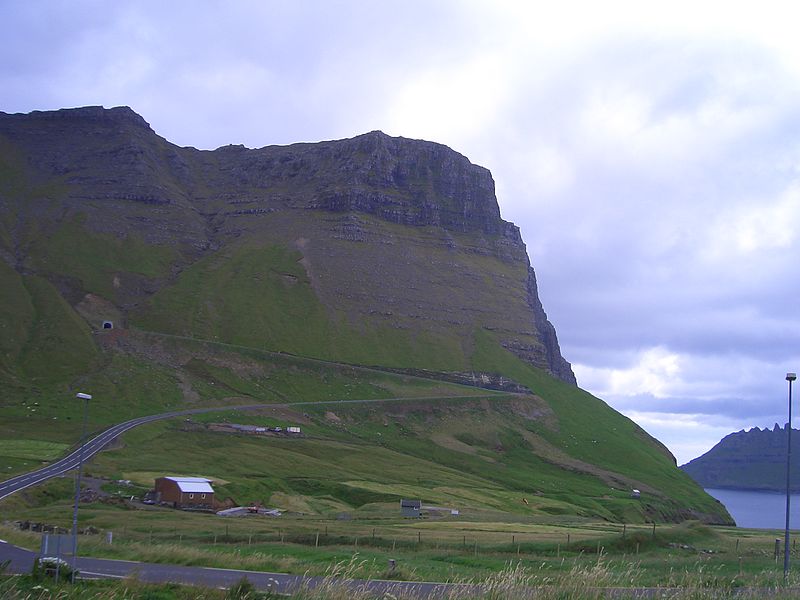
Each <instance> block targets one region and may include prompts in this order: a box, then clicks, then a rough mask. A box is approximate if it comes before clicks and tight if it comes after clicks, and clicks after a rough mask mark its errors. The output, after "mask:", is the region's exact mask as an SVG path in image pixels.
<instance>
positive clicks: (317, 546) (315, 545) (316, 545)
mask: <svg viewBox="0 0 800 600" xmlns="http://www.w3.org/2000/svg"><path fill="white" fill-rule="evenodd" d="M314 547H315V548H319V531H318V532H317V539H316V540H314Z"/></svg>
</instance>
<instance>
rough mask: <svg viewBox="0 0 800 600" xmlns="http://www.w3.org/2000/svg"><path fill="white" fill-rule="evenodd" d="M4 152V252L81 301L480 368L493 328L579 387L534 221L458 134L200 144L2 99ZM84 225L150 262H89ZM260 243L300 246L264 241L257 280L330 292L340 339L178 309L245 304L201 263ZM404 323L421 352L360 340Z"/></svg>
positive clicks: (280, 342) (376, 358) (126, 116)
mask: <svg viewBox="0 0 800 600" xmlns="http://www.w3.org/2000/svg"><path fill="white" fill-rule="evenodd" d="M0 157H2V161H3V165H4V168H5V169H6V171H7V172H11V173H13V174H14V176H13V177H12V178H11V180H9V182H7V183H6V189H4V190H3V194H2V198H0V202H2V204H3V208H4V211H3V212H4V213H5V214H6V215H8V217H7V218H6V219H5V222H4V226H5V233H6V235H5V236H4V239H5V243H4V244H3V256H4V258H5V259H6V262H7V263H8V264H9V265H11V266H13V267H14V268H15V269H16V270H17V271H19V272H23V271H24V272H31V273H38V274H41V275H43V276H45V277H46V278H48V279H49V280H51V281H53V282H54V283H55V284H56V285H58V286H59V288H60V289H61V290H62V292H63V293H64V295H65V297H66V298H68V299H70V301H71V302H72V303H73V304H74V303H77V302H79V301H80V300H81V299H82V298H83V297H85V294H87V293H91V294H96V295H98V296H101V297H103V298H104V299H106V300H108V301H109V302H111V303H112V304H113V305H114V306H115V307H116V308H117V309H119V310H120V311H121V314H122V315H123V317H122V318H123V319H124V321H125V322H126V323H133V324H136V325H139V326H141V327H159V328H160V329H167V330H170V331H171V332H173V333H179V334H185V335H192V336H206V335H217V336H220V335H222V336H224V337H226V338H227V339H229V340H230V341H239V342H243V341H246V342H247V343H252V342H253V341H258V343H259V345H263V346H266V347H268V348H270V349H279V350H284V351H290V352H299V353H311V354H316V355H319V356H323V357H335V358H341V359H345V360H353V361H358V362H367V363H369V362H375V363H379V362H381V363H387V366H392V367H430V366H431V365H430V364H419V363H418V361H416V360H415V359H414V357H415V356H422V355H424V354H426V353H424V352H423V353H422V354H419V350H420V347H421V346H426V347H431V348H432V350H435V352H436V353H437V354H438V355H439V356H440V360H438V361H437V362H438V364H437V365H434V366H437V367H438V368H441V369H443V370H454V371H459V370H468V369H470V368H471V356H472V355H473V354H474V352H475V351H476V336H477V335H481V334H480V332H485V333H486V334H487V335H490V336H491V338H492V339H493V340H494V341H496V342H497V343H498V344H499V345H500V346H502V347H503V348H506V349H507V350H509V351H511V352H512V353H514V354H515V355H517V356H518V357H519V358H521V359H523V360H524V361H526V362H528V363H530V364H533V365H536V366H537V367H540V368H543V369H545V370H547V371H548V372H550V373H551V374H553V375H554V376H556V377H558V378H560V379H562V380H564V381H568V382H570V383H575V378H574V375H573V373H572V370H571V368H570V365H569V363H568V362H566V361H565V360H564V358H563V357H562V356H561V354H560V350H559V347H558V341H557V338H556V334H555V330H554V329H553V326H552V325H551V324H550V322H549V321H548V320H547V316H546V314H545V312H544V310H543V308H542V304H541V302H540V301H539V298H538V293H537V287H536V278H535V274H534V271H533V269H532V268H531V266H530V263H529V260H528V256H527V253H526V250H525V245H524V244H523V242H522V239H521V237H520V234H519V229H518V228H517V227H516V226H515V225H513V224H512V223H509V222H507V221H504V220H503V219H502V218H501V217H500V210H499V207H498V203H497V199H496V197H495V192H494V181H493V180H492V177H491V174H490V172H489V171H488V170H487V169H485V168H482V167H479V166H476V165H473V164H471V163H470V162H469V160H467V158H465V157H464V156H462V155H460V154H458V153H457V152H454V151H453V150H451V149H450V148H447V147H446V146H443V145H440V144H435V143H431V142H425V141H418V140H410V139H404V138H392V137H389V136H387V135H385V134H383V133H381V132H378V131H375V132H371V133H367V134H364V135H361V136H358V137H355V138H353V139H348V140H339V141H329V142H320V143H314V144H294V145H291V146H268V147H264V148H260V149H247V148H244V147H241V146H226V147H222V148H219V149H217V150H214V151H200V150H196V149H194V148H180V147H177V146H175V145H173V144H171V143H169V142H167V141H166V140H164V139H163V138H161V137H159V136H158V135H156V134H155V133H154V132H153V131H152V129H151V128H150V126H149V125H148V124H147V123H146V122H145V120H144V119H142V117H140V116H139V115H137V114H136V113H134V112H133V111H132V110H130V109H129V108H126V107H118V108H113V109H109V110H106V109H103V108H100V107H88V108H79V109H67V110H59V111H54V112H34V113H30V114H14V115H11V114H5V113H0ZM10 215H14V216H15V217H14V218H10ZM69 235H75V236H78V238H80V236H84V237H85V238H87V239H91V240H92V241H91V244H90V245H97V244H99V245H100V246H103V247H105V246H109V245H110V246H114V245H115V244H116V245H119V244H127V245H130V246H135V247H137V248H138V251H139V254H140V255H141V256H140V259H139V260H140V261H141V262H137V261H133V263H132V264H116V265H115V264H113V261H106V263H104V264H103V265H102V267H101V268H99V269H94V272H93V273H92V274H88V273H86V272H85V271H86V270H87V265H86V264H85V262H84V264H78V263H79V262H80V261H78V259H77V257H72V258H70V257H69V256H64V255H63V253H64V252H67V253H69V252H76V253H80V250H79V249H78V248H77V247H76V248H74V249H73V248H72V243H71V242H70V241H69V240H65V239H63V238H67V237H68V236H69ZM42 236H43V237H42ZM48 240H49V241H53V240H60V241H61V242H63V243H61V244H58V245H57V246H58V247H55V246H54V245H53V244H52V243H49V242H48ZM76 241H77V239H76V240H73V242H76ZM256 247H258V248H261V249H262V250H263V249H264V248H267V247H271V248H275V247H280V248H283V249H286V250H287V251H289V252H291V253H294V254H293V256H294V258H288V259H287V260H288V261H289V262H294V263H296V264H298V265H301V266H302V269H301V271H300V272H293V271H292V272H289V271H291V269H286V268H285V267H277V266H276V265H274V264H267V263H266V262H264V257H263V256H262V257H260V258H259V257H257V256H255V255H252V254H250V255H249V256H250V259H252V260H254V261H256V263H258V262H262V268H263V273H261V274H259V273H258V267H257V266H255V265H253V268H255V271H254V272H253V274H252V275H253V278H256V279H258V278H259V277H261V278H262V279H263V278H264V277H266V275H267V274H268V273H269V272H270V271H274V270H275V269H278V270H281V269H283V270H284V271H286V272H284V273H283V275H284V276H285V277H284V278H283V279H282V283H281V285H284V286H285V285H289V284H287V283H286V282H287V281H300V282H301V283H303V284H307V287H308V290H309V292H310V295H311V296H313V298H309V299H307V300H308V302H316V303H318V304H319V306H318V307H315V308H314V309H313V311H312V312H314V313H315V316H314V319H312V321H313V326H315V327H321V328H323V329H325V331H324V332H320V335H319V336H317V337H318V338H323V337H324V338H327V341H326V342H325V344H322V345H321V346H318V347H317V349H316V350H314V348H313V347H312V346H313V343H309V344H299V343H295V342H292V341H291V338H297V337H298V335H299V334H300V330H301V329H302V327H301V325H306V326H311V322H310V321H308V320H306V321H305V323H302V322H301V323H299V324H298V327H296V328H290V329H292V330H291V331H288V332H286V333H285V335H279V334H278V333H276V332H274V331H272V332H271V331H269V330H270V329H275V327H271V326H267V325H265V326H264V327H263V328H261V329H259V327H257V326H256V327H255V329H254V330H253V331H251V332H250V333H252V334H253V335H249V334H248V330H251V329H253V323H259V322H264V319H262V318H261V317H259V316H257V315H253V314H248V315H239V323H238V324H236V323H233V322H232V321H235V319H228V320H229V321H231V323H229V324H228V326H227V327H226V329H225V330H224V331H217V330H218V329H219V327H218V325H217V324H214V323H212V322H211V318H210V317H209V318H200V319H194V320H192V322H188V321H187V320H186V319H185V318H183V316H182V315H181V314H169V313H170V311H172V310H173V306H172V304H174V303H175V302H178V303H179V304H181V305H182V306H184V307H187V306H188V305H191V306H192V307H193V308H192V310H195V311H202V310H204V309H203V308H202V307H201V306H200V304H202V305H204V306H206V307H208V306H212V305H213V310H212V311H211V312H213V313H214V314H217V313H218V312H220V311H225V310H226V309H225V306H226V305H227V306H228V307H229V308H230V307H231V306H232V304H233V299H232V298H230V297H229V296H230V295H231V293H232V292H231V290H230V289H224V288H225V286H223V289H215V290H209V289H200V288H198V287H197V286H196V285H194V286H193V285H190V283H189V281H188V280H189V279H191V278H193V277H195V278H197V277H199V278H201V279H204V280H205V278H206V277H207V276H208V273H206V274H205V275H204V276H200V275H199V272H200V271H203V272H205V271H204V269H207V268H208V265H209V264H210V263H214V265H215V266H214V267H213V269H215V270H217V271H218V270H219V269H220V268H221V267H222V266H223V264H224V263H225V262H226V260H228V259H230V261H232V262H231V263H230V264H233V263H235V262H236V260H238V259H237V257H241V256H242V255H243V254H242V253H245V254H246V253H252V252H254V251H255V250H254V249H255V248H256ZM102 252H106V250H102ZM156 254H157V255H158V256H159V257H160V258H158V259H157V260H156V259H154V258H153V257H154V256H155V255H156ZM295 255H296V256H295ZM223 258H224V259H225V260H223ZM73 259H74V260H73ZM250 259H248V260H250ZM242 260H245V259H242ZM282 260H283V259H282ZM126 262H127V263H131V259H130V256H128V258H127V259H126ZM154 262H155V263H157V264H153V263H154ZM248 268H251V267H248ZM251 283H252V278H251V279H249V280H248V281H247V282H243V281H235V282H234V281H231V282H229V284H231V285H238V286H240V287H241V286H245V287H247V286H248V285H250V284H251ZM265 285H267V286H268V284H265ZM273 287H274V286H273ZM301 287H302V286H301ZM201 288H202V286H201ZM253 291H254V292H256V293H266V292H265V290H262V289H260V288H258V289H254V290H253ZM270 293H272V292H270ZM177 297H180V298H179V299H177ZM168 304H169V306H167V305H168ZM253 310H258V308H257V307H253ZM262 310H264V311H274V310H277V307H276V306H275V305H274V303H273V304H272V305H269V306H267V305H264V306H263V307H262ZM307 316H308V315H306V317H307ZM281 318H282V319H284V320H287V319H296V318H298V315H291V314H284V315H283V316H282V317H281ZM300 318H301V319H302V318H304V317H303V316H300ZM268 320H269V319H267V321H268ZM212 330H213V331H212ZM387 330H389V331H392V332H393V335H392V336H390V337H393V338H396V339H395V341H394V342H393V343H399V344H400V345H401V346H404V347H406V349H407V350H408V352H406V353H405V354H404V355H403V356H391V353H390V352H385V351H381V352H374V351H369V352H368V351H363V352H360V351H358V349H357V348H354V347H353V346H354V344H352V343H350V342H349V341H348V342H347V343H345V342H344V341H342V340H344V338H347V339H348V340H349V339H351V338H352V337H354V336H362V335H363V336H365V337H366V338H370V337H372V338H373V339H378V338H380V337H382V336H384V333H382V332H385V331H387ZM251 338H254V339H251ZM255 338H257V339H255ZM337 339H339V341H340V342H341V343H337ZM374 345H375V344H372V346H374ZM367 346H370V344H367ZM345 347H347V348H345Z"/></svg>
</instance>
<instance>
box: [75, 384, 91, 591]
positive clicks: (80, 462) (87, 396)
mask: <svg viewBox="0 0 800 600" xmlns="http://www.w3.org/2000/svg"><path fill="white" fill-rule="evenodd" d="M76 398H80V399H81V400H83V429H82V430H81V445H80V448H79V449H78V476H77V477H76V478H75V506H74V508H73V509H72V583H75V568H76V566H77V561H78V503H79V502H80V498H81V474H82V471H83V446H84V444H85V443H86V415H87V412H88V408H89V400H91V399H92V396H91V394H84V393H83V392H81V393H78V394H76Z"/></svg>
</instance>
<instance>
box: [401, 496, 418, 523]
mask: <svg viewBox="0 0 800 600" xmlns="http://www.w3.org/2000/svg"><path fill="white" fill-rule="evenodd" d="M421 508H422V501H421V500H406V499H402V500H400V515H401V516H403V517H411V518H417V519H418V518H419V517H420V509H421Z"/></svg>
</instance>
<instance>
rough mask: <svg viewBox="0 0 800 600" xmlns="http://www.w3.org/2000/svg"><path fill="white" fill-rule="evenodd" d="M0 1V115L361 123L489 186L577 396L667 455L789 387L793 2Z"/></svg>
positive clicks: (216, 131)
mask: <svg viewBox="0 0 800 600" xmlns="http://www.w3.org/2000/svg"><path fill="white" fill-rule="evenodd" d="M555 4H556V3H552V2H548V3H538V2H520V3H515V2H497V1H493V2H486V3H478V2H466V1H456V0H453V1H441V2H436V1H430V2H414V1H404V2H374V1H363V2H356V1H339V2H334V1H322V0H320V1H318V2H310V1H306V2H304V1H300V0H298V1H292V2H289V1H286V2H279V1H267V0H265V1H255V0H253V1H235V0H230V1H226V2H216V1H213V2H212V1H207V2H189V1H184V2H181V1H176V2H148V1H142V2H125V1H115V2H100V1H88V0H72V1H69V2H66V1H64V2H57V1H42V0H0V30H1V31H2V35H0V51H1V52H2V56H3V60H2V62H0V110H2V111H5V112H28V111H31V110H36V109H41V110H49V109H57V108H62V107H72V106H83V105H98V104H99V105H104V106H107V107H111V106H116V105H129V106H131V107H132V108H133V109H134V110H136V111H137V112H138V113H140V114H141V115H142V116H143V117H144V118H145V119H146V120H147V121H148V122H149V123H150V124H151V125H152V127H153V128H154V129H155V131H156V132H158V133H159V134H160V135H162V136H164V137H166V138H167V139H169V140H170V141H172V142H174V143H177V144H179V145H187V146H195V147H199V148H216V147H218V146H221V145H225V144H230V143H234V144H236V143H242V144H245V145H247V146H249V147H260V146H265V145H269V144H288V143H292V142H297V141H316V140H322V139H338V138H344V137H352V136H354V135H357V134H360V133H364V132H366V131H370V130H373V129H381V130H383V131H385V132H387V133H389V134H391V135H402V136H405V137H414V138H424V139H429V140H433V141H437V142H441V143H444V144H447V145H448V146H450V147H452V148H454V149H455V150H457V151H459V152H461V153H462V154H465V155H466V156H468V157H469V158H470V159H471V160H472V162H474V163H477V164H481V165H483V166H485V167H488V168H489V169H491V171H492V173H493V175H494V178H495V181H496V183H497V192H498V199H499V202H500V208H501V211H502V214H503V216H504V218H506V219H508V220H511V221H514V222H515V223H516V224H517V225H519V226H520V227H521V229H522V235H523V238H524V239H525V242H526V243H527V245H528V250H529V253H530V254H531V259H532V262H533V265H534V267H535V269H536V271H537V274H538V277H539V288H540V294H541V297H542V301H543V303H544V306H545V309H546V310H547V312H548V315H549V316H550V319H551V321H553V323H554V324H555V326H556V329H557V331H558V334H559V339H560V342H561V348H562V352H563V354H564V355H565V357H566V358H567V359H568V360H570V361H571V362H572V363H573V366H574V369H575V372H576V375H577V377H578V381H579V384H580V385H581V387H584V388H585V389H588V390H590V391H592V392H593V393H595V394H596V395H598V396H600V397H601V398H603V399H604V400H606V401H607V402H608V403H609V404H611V405H612V406H614V407H615V408H617V409H618V410H620V411H621V412H623V413H625V414H627V415H628V416H630V417H631V418H633V419H634V420H636V421H637V422H638V423H639V424H640V425H642V426H643V427H645V428H646V429H647V430H648V431H650V432H651V433H652V434H654V435H655V436H656V437H658V438H659V439H661V440H662V441H663V442H664V443H666V444H667V445H668V446H669V447H670V449H671V450H672V451H673V452H674V453H675V455H676V457H677V458H678V461H679V463H683V462H686V461H688V460H690V459H691V458H694V457H695V456H697V455H699V454H702V453H703V452H705V451H707V450H708V449H709V448H710V447H711V446H713V445H714V444H715V443H716V442H717V441H718V440H719V439H720V438H721V437H722V436H724V435H726V434H727V433H730V432H731V431H735V430H738V429H742V428H749V427H753V426H760V427H764V426H770V427H771V426H772V425H773V423H775V422H780V423H784V422H785V420H786V417H785V413H786V382H785V381H784V375H785V373H786V371H797V370H800V346H798V343H797V342H798V333H797V332H798V331H800V316H798V311H797V306H798V302H797V295H798V291H800V289H799V288H798V284H797V265H796V264H795V263H796V258H797V256H798V252H797V250H798V245H799V244H800V241H798V228H800V223H798V222H797V218H796V217H797V215H798V214H800V135H798V134H799V133H800V44H798V43H797V34H796V23H797V22H798V18H797V17H798V15H797V14H795V9H794V8H793V5H792V4H791V3H788V2H787V3H781V2H760V3H758V8H756V5H755V3H749V4H750V7H743V6H739V5H737V4H736V3H731V2H703V3H688V2H687V3H682V2H670V3H664V4H663V7H662V9H661V10H660V11H659V10H655V9H654V8H653V5H652V4H650V3H641V2H630V3H626V2H604V3H590V2H573V3H568V2H567V3H563V2H561V3H557V4H558V6H555Z"/></svg>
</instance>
